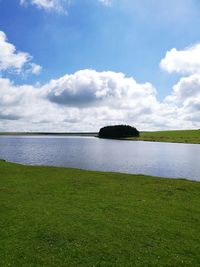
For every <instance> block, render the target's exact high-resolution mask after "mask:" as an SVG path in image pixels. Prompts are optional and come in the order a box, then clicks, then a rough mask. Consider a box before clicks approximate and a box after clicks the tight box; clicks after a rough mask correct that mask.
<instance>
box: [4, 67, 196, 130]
mask: <svg viewBox="0 0 200 267" xmlns="http://www.w3.org/2000/svg"><path fill="white" fill-rule="evenodd" d="M199 81H200V77H198V78H197V77H191V78H190V80H189V78H188V80H187V81H186V80H185V81H184V80H182V81H180V82H179V83H178V84H177V85H176V86H174V89H173V93H172V95H171V96H169V97H168V98H166V99H165V101H164V102H162V103H160V102H159V101H158V100H157V98H156V90H155V88H154V87H153V86H152V85H151V84H149V83H145V84H139V83H137V82H136V81H135V80H134V79H133V78H131V77H126V76H125V75H124V74H122V73H115V72H111V71H108V72H97V71H95V70H81V71H78V72H76V73H74V74H70V75H68V74H67V75H65V76H63V77H61V78H59V79H57V80H51V81H50V82H49V83H47V84H45V85H43V86H40V85H38V86H36V85H35V86H28V85H21V86H19V85H15V84H14V83H12V82H11V81H10V80H8V79H5V78H1V79H0V118H1V120H0V130H7V131H9V130H12V131H13V130H15V131H22V130H24V131H30V130H32V131H95V130H96V131H97V130H98V129H99V128H100V127H102V126H104V125H108V124H119V123H127V124H130V125H134V126H136V127H137V128H138V129H140V130H155V129H178V128H179V129H181V128H197V127H198V124H199V117H200V116H199V115H200V114H199V107H200V101H199V99H200V98H199V91H198V89H197V88H198V82H199ZM195 83H196V87H195V85H194V87H195V88H194V89H193V91H192V92H191V94H188V95H187V94H186V92H187V90H188V88H190V85H191V84H195Z"/></svg>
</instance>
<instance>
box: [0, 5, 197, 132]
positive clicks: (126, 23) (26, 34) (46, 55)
mask: <svg viewBox="0 0 200 267" xmlns="http://www.w3.org/2000/svg"><path fill="white" fill-rule="evenodd" d="M53 2H54V4H55V5H53V4H52V3H53ZM49 4H52V6H51V7H49V6H48V5H49ZM199 25H200V2H199V1H197V0H173V1H172V0H168V1H165V0H161V1H158V0H143V1H141V0H135V1H133V0H111V1H110V2H104V1H100V0H71V1H67V0H63V1H60V0H35V1H34V0H24V1H22V0H21V1H20V0H0V30H1V31H2V32H3V33H4V34H5V35H6V38H7V39H6V40H7V42H9V43H10V44H12V45H14V46H15V48H16V52H15V53H18V52H19V51H23V52H26V53H28V54H29V55H30V56H31V57H32V58H31V60H29V61H30V62H34V64H37V65H38V66H39V65H40V66H41V71H40V72H39V71H38V73H37V75H32V74H33V73H30V71H29V72H28V73H29V74H27V73H26V74H24V73H22V71H18V72H17V73H16V71H10V69H9V67H7V69H5V68H4V69H3V70H2V72H1V73H2V74H1V76H2V78H3V79H6V78H7V79H9V81H10V82H11V83H13V84H14V85H15V87H20V86H24V85H26V86H28V85H30V86H33V87H34V86H35V85H36V84H37V86H36V87H38V84H40V87H41V90H44V89H43V87H45V88H46V87H47V85H48V84H49V83H50V80H51V79H56V80H59V79H60V78H61V77H64V76H65V75H69V74H72V75H73V74H74V73H76V72H78V71H80V70H87V69H89V70H94V71H96V72H97V73H98V74H101V73H102V72H109V71H110V72H113V73H119V72H120V73H123V74H124V75H125V77H127V78H133V79H134V81H136V82H137V83H138V84H140V85H141V84H145V83H146V82H148V83H150V84H151V86H152V87H154V88H155V89H156V94H155V95H156V101H157V102H159V103H160V102H161V104H165V105H168V106H167V108H169V105H171V111H169V113H173V112H174V111H172V106H173V108H174V105H175V103H174V102H173V104H172V103H170V104H169V103H168V102H167V104H166V98H167V101H168V99H169V98H173V97H175V96H174V95H175V94H176V92H174V91H173V87H174V86H175V85H177V84H179V85H180V82H181V79H183V78H189V77H191V76H192V75H194V74H195V75H197V74H198V68H197V70H196V69H195V71H192V72H189V71H186V72H187V75H186V74H185V71H184V66H183V65H184V64H185V65H187V64H188V61H187V60H186V59H185V58H184V56H183V59H182V58H181V60H180V61H181V62H182V61H183V62H182V63H181V64H182V65H181V68H180V71H179V70H177V68H176V67H175V68H173V69H172V70H170V71H169V68H168V67H164V68H161V66H160V62H161V60H162V59H164V58H165V57H166V53H167V52H169V51H171V49H173V48H175V49H176V51H177V52H178V51H188V49H190V47H194V46H195V45H197V44H198V43H199V42H200V31H199ZM194 50H195V52H194V54H195V53H196V54H195V55H199V54H198V51H199V50H198V49H194ZM179 55H180V57H181V54H179ZM0 60H1V59H0ZM171 60H172V61H173V60H174V58H173V59H171ZM29 61H28V60H27V62H29ZM199 61H200V59H199ZM25 64H26V62H25V63H24V65H25ZM166 64H168V65H167V66H169V65H170V64H171V61H170V63H169V62H167V63H166ZM192 64H194V65H195V64H196V63H192ZM195 66H196V65H195ZM29 67H30V66H29ZM13 68H15V67H13V66H12V68H11V69H12V70H13ZM84 75H85V74H84V72H83V76H84ZM100 79H102V78H100ZM20 88H21V87H20ZM84 88H85V87H84V86H83V89H81V90H83V91H81V95H84ZM57 90H58V91H59V90H60V89H57ZM67 90H68V89H67ZM77 90H78V89H77ZM102 90H103V89H102ZM180 90H182V88H181V89H180ZM59 92H60V91H59ZM120 92H121V91H120ZM86 95H87V90H86ZM63 97H64V96H63ZM68 97H69V95H68ZM154 97H155V96H154ZM176 97H177V96H176ZM47 98H48V97H47ZM196 98H197V97H196V96H195V99H196ZM198 99H199V96H198ZM179 100H180V99H179ZM124 101H126V100H125V99H124ZM170 101H171V100H170ZM184 101H186V100H182V103H180V101H179V103H178V104H177V103H176V105H177V107H176V108H174V110H175V109H177V108H179V107H180V106H181V105H183V106H186V104H187V103H188V101H189V100H188V99H187V101H186V102H187V103H185V102H184ZM61 102H63V101H61ZM64 102H66V101H64ZM97 102H98V101H97ZM67 103H68V101H67ZM184 103H185V104H184ZM53 104H55V103H53ZM151 104H152V103H150V105H149V106H151ZM17 105H21V104H19V103H17ZM96 105H97V106H96V108H97V107H99V104H97V103H96ZM57 106H58V107H57V108H58V111H57V112H58V113H59V109H60V107H61V106H59V105H58V103H57ZM93 106H94V105H93V104H92V107H93ZM102 106H104V108H105V107H107V108H110V107H109V104H108V103H107V104H106V105H105V104H104V105H102ZM133 106H134V105H133ZM62 107H63V106H62ZM88 107H89V106H88ZM19 108H21V106H19ZM64 108H67V107H66V106H65V107H63V109H62V112H64V111H63V110H64ZM74 108H77V109H80V107H79V106H75V107H74ZM157 108H158V107H157ZM159 108H160V109H161V107H159ZM165 108H166V107H165ZM132 109H133V107H131V110H132ZM84 111H85V110H84ZM2 112H3V113H5V108H4V109H3V111H2ZM62 112H61V113H62ZM67 112H69V110H68V111H67ZM71 112H72V110H71ZM122 112H123V109H122ZM153 112H156V111H155V110H154V111H153ZM179 112H180V111H179ZM196 112H199V109H197V110H196V111H195V117H196V116H197V113H196ZM7 113H9V111H7ZM7 113H6V114H7ZM10 113H12V112H10ZM10 113H9V114H10ZM72 113H73V112H72ZM136 113H137V112H136ZM59 114H60V113H59ZM141 116H142V114H141ZM33 117H34V115H33ZM113 117H115V115H114V116H113ZM116 117H117V116H116ZM119 117H120V116H119ZM186 117H187V116H186ZM197 117H198V116H197ZM121 118H123V116H122V117H121ZM125 118H126V122H130V121H129V119H128V118H127V117H125ZM79 119H80V118H79ZM197 119H198V118H197ZM157 120H159V119H158V118H157ZM169 120H170V119H169ZM19 121H20V123H21V121H22V118H21V117H20V119H19ZM33 121H34V120H33ZM72 121H73V120H72ZM111 121H112V116H111V115H109V116H108V120H106V119H105V123H106V122H108V123H109V122H111ZM114 121H116V122H121V121H122V119H121V121H120V120H119V121H118V120H116V119H114ZM141 121H142V122H141V123H140V120H139V119H138V121H137V123H136V124H138V125H141V127H144V128H148V129H149V128H159V123H158V122H157V123H156V125H157V127H156V125H153V124H151V125H149V126H148V125H147V124H146V123H145V122H143V120H141ZM171 121H172V119H171ZM197 121H198V120H197ZM198 122H199V121H198ZM11 123H13V125H15V127H16V129H18V128H19V129H20V127H21V126H20V125H23V129H30V130H31V129H37V127H36V128H35V126H33V125H32V126H31V125H29V126H27V127H26V123H25V120H24V124H23V123H21V124H20V123H19V122H18V123H17V121H14V122H13V121H12V122H4V124H2V126H1V128H2V130H4V128H9V127H10V126H9V125H11ZM33 123H34V122H33ZM103 123H104V121H103V122H101V123H100V124H99V125H98V126H101V125H102V124H103ZM133 123H134V122H133ZM181 124H182V123H180V125H178V126H177V127H179V128H180V127H181ZM17 125H18V126H17ZM27 125H28V124H27ZM60 125H61V124H60ZM74 125H75V123H74V124H73V125H72V126H69V125H68V126H69V128H70V129H72V130H73V129H75V130H76V129H77V130H78V129H79V128H80V129H83V130H84V127H83V126H81V124H77V126H74ZM182 125H187V123H183V124H182ZM188 125H190V127H196V126H197V122H196V120H195V122H194V121H192V122H191V120H189V124H188ZM98 126H97V125H96V126H95V124H92V125H90V127H86V128H87V129H89V130H90V129H93V128H95V129H96V128H97V127H98ZM154 126H155V127H154ZM39 127H41V128H40V129H44V130H49V124H48V127H47V129H46V128H45V127H46V126H44V125H43V126H42V124H40V126H39ZM160 127H161V128H163V126H162V123H161V125H160ZM170 127H174V124H173V123H172V124H171V126H170V124H169V128H170ZM59 129H61V130H62V129H63V130H66V128H65V127H61V126H59Z"/></svg>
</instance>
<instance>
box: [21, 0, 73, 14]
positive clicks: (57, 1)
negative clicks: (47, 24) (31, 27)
mask: <svg viewBox="0 0 200 267" xmlns="http://www.w3.org/2000/svg"><path fill="white" fill-rule="evenodd" d="M68 3H69V0H20V4H21V5H27V4H31V5H35V6H37V7H38V8H41V9H44V10H47V11H52V10H55V11H57V12H66V10H65V5H66V4H68Z"/></svg>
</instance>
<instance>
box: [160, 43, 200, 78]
mask: <svg viewBox="0 0 200 267" xmlns="http://www.w3.org/2000/svg"><path fill="white" fill-rule="evenodd" d="M160 66H161V68H162V69H163V70H166V71H167V72H169V73H172V72H176V73H181V74H194V73H200V44H196V45H194V46H191V47H187V48H185V49H184V50H180V51H179V50H177V49H176V48H173V49H171V50H170V51H168V52H167V53H166V55H165V57H164V58H163V59H162V60H161V63H160Z"/></svg>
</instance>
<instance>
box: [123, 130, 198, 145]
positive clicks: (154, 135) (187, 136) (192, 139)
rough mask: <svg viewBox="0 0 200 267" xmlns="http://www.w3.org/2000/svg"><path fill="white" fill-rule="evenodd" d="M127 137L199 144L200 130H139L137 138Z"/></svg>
mask: <svg viewBox="0 0 200 267" xmlns="http://www.w3.org/2000/svg"><path fill="white" fill-rule="evenodd" d="M128 139H130V140H131V139H132V140H143V141H154V142H171V143H191V144H200V130H177V131H158V132H141V133H140V137H139V138H128Z"/></svg>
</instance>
